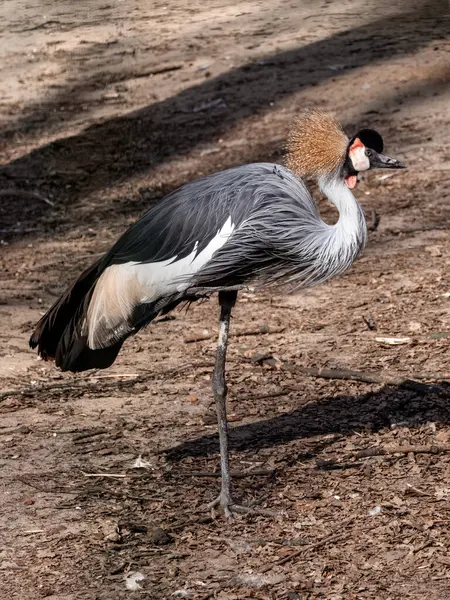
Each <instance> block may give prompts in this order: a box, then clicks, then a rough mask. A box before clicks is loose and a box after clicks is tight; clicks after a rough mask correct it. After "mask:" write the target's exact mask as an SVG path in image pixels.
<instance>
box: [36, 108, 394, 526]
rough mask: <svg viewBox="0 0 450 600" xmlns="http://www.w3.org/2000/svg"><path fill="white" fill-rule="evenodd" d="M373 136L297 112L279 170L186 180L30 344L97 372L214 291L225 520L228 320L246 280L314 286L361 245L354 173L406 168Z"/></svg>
mask: <svg viewBox="0 0 450 600" xmlns="http://www.w3.org/2000/svg"><path fill="white" fill-rule="evenodd" d="M382 151H383V140H382V137H381V136H380V134H379V133H377V132H376V131H374V130H371V129H362V130H361V131H359V132H358V133H357V134H356V135H355V136H354V137H353V138H352V139H351V140H349V139H348V138H347V136H346V135H345V133H344V131H343V129H342V128H341V126H340V125H339V124H338V123H337V122H336V121H335V120H334V119H333V118H331V117H330V116H329V115H327V114H325V113H322V112H320V111H317V110H309V111H305V112H303V113H302V114H301V115H300V117H299V118H298V119H297V121H296V122H295V125H294V127H293V129H292V132H291V135H290V136H289V138H288V143H287V155H286V159H287V160H286V165H287V166H281V165H278V164H271V163H255V164H249V165H243V166H241V167H237V168H233V169H228V170H226V171H222V172H219V173H215V174H213V175H209V176H207V177H204V178H202V179H199V180H197V181H192V182H190V183H187V184H186V185H183V186H182V187H181V188H179V189H177V190H175V191H174V192H172V193H170V194H169V195H168V196H166V197H165V198H164V199H163V200H162V201H160V202H159V203H158V204H157V205H156V206H153V207H152V208H150V210H149V211H148V212H147V213H146V214H145V215H144V216H143V217H142V218H141V219H140V220H139V221H137V223H135V224H134V225H132V226H131V227H130V228H129V229H128V230H127V231H126V232H125V233H124V234H123V235H122V237H121V238H120V239H119V240H118V241H117V242H116V243H115V244H114V246H113V247H112V248H111V250H110V251H109V252H107V253H106V254H105V255H104V256H103V257H102V258H101V259H100V260H98V261H97V262H96V263H95V264H93V265H92V266H90V267H89V268H88V269H86V271H84V272H83V273H82V274H81V276H80V277H79V279H78V280H77V281H76V282H75V283H74V284H73V285H72V286H71V287H70V288H69V289H68V290H67V291H66V292H65V293H64V294H63V295H62V296H61V298H60V299H59V300H58V301H57V302H56V303H55V304H54V306H52V307H51V308H50V310H49V311H48V312H47V313H46V314H45V315H44V316H43V317H42V319H41V320H40V321H39V323H38V324H37V326H36V330H35V332H34V333H33V335H32V336H31V339H30V345H31V347H32V348H36V347H37V348H38V352H39V354H40V356H41V357H42V358H44V359H46V360H48V359H54V360H55V363H56V366H58V367H60V368H61V369H62V370H63V371H84V370H87V369H93V368H101V369H103V368H107V367H109V366H110V365H111V364H112V363H113V362H114V360H115V359H116V357H117V354H118V352H119V350H120V348H121V346H122V344H123V343H124V341H125V340H126V339H127V337H129V336H130V335H133V334H135V333H136V332H138V331H139V330H140V329H142V328H143V327H145V325H147V324H148V323H150V322H151V321H152V320H153V319H155V317H157V316H158V315H159V314H165V313H167V312H169V311H171V310H172V309H173V308H174V307H176V306H177V305H178V304H180V303H182V302H191V301H193V300H197V299H199V298H200V297H204V296H205V295H210V294H212V293H213V292H218V297H219V305H220V321H219V339H218V346H217V354H216V362H215V367H214V372H213V376H212V389H213V394H214V399H215V403H216V409H217V418H218V425H219V440H220V455H221V475H222V484H221V492H220V494H219V496H218V498H217V499H216V500H215V501H214V502H212V503H211V506H212V507H213V506H216V505H220V506H221V507H222V509H223V511H224V513H225V515H226V516H228V517H229V516H231V515H232V513H233V511H234V512H243V511H245V510H248V509H246V508H245V507H243V506H239V505H237V504H235V503H234V502H233V499H232V495H231V481H230V472H229V466H228V432H227V416H226V395H227V387H226V381H225V360H226V352H227V342H228V330H229V325H230V315H231V311H232V308H233V306H234V304H235V302H236V298H237V292H238V290H239V289H240V288H242V287H245V286H246V285H248V284H253V285H255V284H256V285H275V284H287V285H288V287H289V286H290V288H291V289H299V288H302V287H303V288H304V287H309V286H312V285H315V284H318V283H322V282H324V281H326V280H327V279H329V278H330V277H334V276H335V275H339V274H340V273H342V272H343V271H345V270H346V269H348V268H349V267H350V266H351V264H352V263H353V261H354V260H355V259H356V257H357V256H358V254H359V253H360V252H361V250H362V249H363V247H364V245H365V242H366V235H367V230H366V223H365V219H364V214H363V211H362V209H361V208H360V206H359V205H358V203H357V201H356V200H355V197H354V196H353V194H352V192H351V189H352V188H354V187H355V186H356V183H357V176H358V173H360V172H361V171H367V170H369V169H373V168H404V167H405V165H404V164H403V163H401V162H399V161H398V160H394V159H392V158H388V157H387V156H384V155H383V154H381V152H382ZM306 177H312V178H314V179H316V180H317V182H318V184H319V186H320V189H321V191H322V192H323V193H324V194H325V196H326V197H327V198H328V199H329V200H330V201H331V202H332V203H333V204H334V205H335V206H336V208H337V209H338V211H339V218H338V220H337V222H336V223H335V224H334V225H329V224H327V223H325V222H324V221H322V220H321V218H320V215H319V213H318V210H317V208H316V205H315V203H314V201H313V199H312V197H311V195H310V193H309V191H308V189H307V188H306V186H305V184H304V183H303V181H302V179H301V178H306Z"/></svg>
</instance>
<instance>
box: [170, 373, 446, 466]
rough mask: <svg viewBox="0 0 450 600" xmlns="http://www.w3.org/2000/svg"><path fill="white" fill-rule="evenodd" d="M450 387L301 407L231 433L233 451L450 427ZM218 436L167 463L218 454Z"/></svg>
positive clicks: (174, 451)
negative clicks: (431, 425) (402, 428)
mask: <svg viewBox="0 0 450 600" xmlns="http://www.w3.org/2000/svg"><path fill="white" fill-rule="evenodd" d="M449 399H450V383H449V382H444V383H442V385H441V386H440V387H439V388H437V389H433V390H432V391H430V392H427V393H423V392H416V391H413V390H411V389H408V388H407V387H405V386H403V385H395V386H392V385H385V386H383V387H382V388H381V389H379V390H377V391H374V392H368V393H365V394H362V395H354V396H345V395H340V396H334V397H328V398H324V399H323V400H320V401H318V402H311V403H309V404H306V405H303V406H299V407H298V408H295V409H294V410H291V411H289V412H285V413H282V414H277V415H276V416H272V417H270V418H268V419H263V420H260V421H255V422H253V423H247V424H245V425H239V426H237V427H233V428H231V429H230V449H231V450H232V451H238V452H239V451H246V450H247V451H248V450H252V451H253V450H255V451H256V450H259V449H262V448H274V447H276V446H280V445H283V444H287V443H289V442H292V441H293V440H297V439H301V438H303V439H307V438H311V437H316V436H325V435H329V434H338V435H341V436H347V435H350V434H353V433H354V432H367V433H369V432H377V431H380V430H382V429H384V428H390V427H392V426H393V425H394V424H404V425H407V426H408V427H418V426H420V425H423V424H425V423H428V422H436V423H442V424H448V423H450V404H449ZM218 439H219V438H218V435H217V434H211V435H206V436H201V437H197V438H195V439H192V440H188V441H186V442H183V443H182V444H179V445H177V446H174V447H171V448H166V449H164V450H163V453H164V454H165V455H166V457H167V458H168V459H169V460H172V461H179V460H182V459H183V458H185V457H189V456H197V457H198V456H208V455H210V454H213V453H217V452H219V441H218Z"/></svg>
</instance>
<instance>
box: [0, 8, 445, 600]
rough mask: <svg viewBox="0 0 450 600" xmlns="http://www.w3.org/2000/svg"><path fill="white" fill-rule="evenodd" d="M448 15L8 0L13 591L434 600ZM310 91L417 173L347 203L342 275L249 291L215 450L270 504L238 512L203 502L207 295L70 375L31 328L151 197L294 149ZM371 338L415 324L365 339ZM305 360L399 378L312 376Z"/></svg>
mask: <svg viewBox="0 0 450 600" xmlns="http://www.w3.org/2000/svg"><path fill="white" fill-rule="evenodd" d="M445 4H446V3H443V2H440V1H434V2H419V1H413V2H402V1H398V0H394V1H391V2H389V3H388V2H384V1H383V2H371V1H369V2H367V1H366V2H361V0H342V1H341V2H338V3H336V2H328V1H327V2H319V3H298V2H284V3H280V4H279V5H274V3H271V2H267V1H258V2H257V1H249V2H245V3H242V2H240V3H230V2H228V3H227V2H223V1H221V2H219V1H214V2H210V3H208V4H207V6H206V5H205V4H204V3H203V4H202V3H198V2H194V3H189V4H188V3H186V2H185V0H177V1H176V2H171V3H167V4H166V3H163V2H153V3H151V4H150V3H144V2H139V1H137V0H136V1H131V2H126V3H125V2H114V3H107V2H105V3H102V2H78V3H77V10H75V9H74V5H73V3H67V2H64V1H62V0H61V1H58V2H47V1H42V0H34V1H33V2H26V3H25V2H22V1H19V2H14V3H12V2H11V3H9V4H8V3H7V5H6V6H5V10H4V17H3V20H2V23H1V24H0V49H1V55H2V66H3V81H4V85H3V86H2V89H1V90H0V113H1V117H2V120H3V122H4V125H3V129H2V140H1V146H0V158H1V166H0V183H1V188H0V221H1V224H0V243H1V245H2V248H1V254H0V265H1V270H0V340H1V345H0V356H1V362H0V382H1V391H0V412H1V423H0V446H1V458H0V467H1V471H0V473H1V483H0V495H1V508H0V513H1V522H2V534H3V544H2V547H1V548H0V570H1V580H2V589H4V590H8V596H9V597H11V598H17V599H20V600H25V599H26V600H33V599H35V598H36V599H40V598H54V599H55V600H56V599H58V600H79V599H84V598H89V599H90V598H99V599H101V600H119V599H122V598H130V597H138V596H139V597H142V596H146V597H149V598H151V599H152V600H162V599H169V598H176V597H179V598H191V599H193V600H200V599H204V600H206V598H218V599H220V600H232V599H236V600H243V599H244V598H260V599H264V600H266V599H282V600H288V599H289V600H298V599H302V600H306V599H307V598H308V599H309V600H315V599H317V600H318V599H326V600H340V599H342V600H351V599H354V600H356V599H358V600H359V599H367V600H369V599H370V600H373V599H374V598H377V599H378V598H379V599H386V600H387V599H388V598H402V599H422V598H427V600H438V599H439V600H443V599H445V598H447V597H448V596H449V585H450V581H449V577H450V576H449V573H450V571H449V565H450V562H449V558H448V551H447V548H448V545H449V542H450V536H449V525H450V511H449V509H450V505H449V502H450V476H449V452H448V449H449V444H450V425H449V419H450V413H449V384H448V383H447V380H448V379H449V377H450V372H449V369H448V364H447V360H446V357H447V354H448V339H449V336H450V333H449V331H448V328H449V327H448V323H449V312H450V306H449V289H448V277H447V273H448V268H449V265H450V243H449V236H448V227H449V217H450V208H449V207H450V203H449V202H448V200H449V181H450V162H449V160H450V149H449V141H448V135H446V134H447V131H448V126H449V120H450V119H449V116H450V103H449V95H448V91H449V70H448V64H449V45H448V25H449V15H448V6H446V5H445ZM304 106H320V107H323V108H325V109H328V110H333V111H334V112H335V113H336V114H337V115H338V116H339V118H340V119H341V120H342V121H343V122H344V124H345V126H346V129H347V130H348V132H349V133H351V132H352V131H354V130H355V128H357V127H361V126H370V127H374V128H377V129H379V130H380V131H381V133H382V134H383V137H384V139H385V144H386V152H387V153H388V154H391V155H392V156H395V157H398V158H399V159H402V160H405V162H407V163H408V165H409V169H408V170H407V171H404V172H395V173H394V172H393V173H383V172H374V173H371V174H370V175H368V176H367V177H364V178H363V179H362V181H361V182H360V184H359V186H358V188H357V190H356V195H357V196H358V198H359V200H360V201H361V203H362V205H363V206H364V208H365V210H366V212H367V214H368V216H369V217H370V218H372V217H371V216H372V212H373V211H376V213H377V214H378V215H379V216H380V219H381V220H380V224H379V227H378V228H377V229H376V230H375V231H373V232H371V233H370V237H369V244H368V247H367V250H366V251H365V253H364V256H363V257H362V258H361V259H360V260H358V261H357V263H355V265H354V267H353V268H352V269H351V271H350V272H348V273H347V274H346V275H345V276H343V277H341V278H339V279H337V280H334V281H331V282H330V283H328V284H327V285H324V286H321V287H319V288H316V289H313V290H308V291H306V292H303V293H301V294H295V295H291V296H288V295H285V294H283V292H282V290H280V291H279V292H277V293H276V294H274V293H268V292H258V293H254V292H246V293H242V294H241V296H240V300H239V302H238V305H237V306H236V309H235V311H234V319H233V323H232V331H233V332H234V333H240V334H243V333H245V332H247V333H255V332H264V331H267V330H268V331H269V333H259V334H257V335H239V336H235V337H232V338H231V345H230V351H229V361H228V380H229V388H230V399H229V415H230V422H231V426H232V433H231V448H232V456H231V460H232V468H233V469H234V470H236V471H239V472H243V473H245V474H246V476H245V477H236V478H235V487H236V490H235V493H236V496H237V497H241V498H243V499H244V500H258V504H257V506H258V512H257V513H255V514H254V515H252V516H248V517H242V518H236V519H235V520H234V521H233V522H231V523H227V522H225V521H224V519H223V518H222V517H220V516H219V517H217V518H215V519H212V518H211V517H210V515H209V513H208V511H207V510H206V505H207V503H208V502H209V501H211V500H212V499H213V498H214V497H215V496H216V494H217V490H218V486H219V481H220V480H219V479H218V477H217V475H218V470H219V460H218V439H217V435H216V424H215V415H214V408H213V406H212V400H211V392H210V376H211V369H212V364H213V360H214V352H215V336H216V335H217V317H218V315H217V312H218V311H217V306H216V301H215V300H211V301H210V302H205V303H198V304H196V305H195V306H192V307H191V309H190V310H189V311H188V312H183V311H175V312H174V313H173V315H172V316H173V317H174V318H171V319H169V320H163V321H162V322H158V323H153V324H152V325H151V326H150V327H149V328H148V329H147V330H145V331H143V332H141V333H139V335H138V336H136V337H135V338H133V339H132V340H130V341H129V342H128V343H127V344H126V345H125V348H124V350H123V351H122V352H121V354H120V357H119V359H118V360H117V361H116V363H115V365H114V366H113V367H112V368H111V369H110V370H108V371H103V372H91V373H82V374H77V375H72V374H62V373H59V372H58V371H56V369H55V368H54V367H53V366H52V365H51V364H47V363H43V362H41V361H38V360H37V359H36V356H35V354H34V353H33V352H32V351H31V350H29V349H28V346H27V340H28V337H29V335H30V332H31V330H32V327H33V324H34V323H35V322H36V321H37V319H38V318H39V316H40V315H41V314H43V312H44V311H45V310H46V308H47V307H48V306H49V305H50V304H51V303H52V302H53V301H54V300H55V299H56V298H57V296H58V295H59V293H61V292H62V291H63V289H64V287H65V286H66V285H67V283H68V282H69V281H70V280H71V279H73V278H74V277H76V276H77V274H78V273H79V272H80V271H81V270H82V269H83V268H85V267H86V266H87V265H88V264H89V263H90V262H92V261H93V260H95V258H96V257H97V256H98V255H99V254H100V253H102V252H103V251H104V250H106V249H107V248H108V247H109V246H110V245H111V244H112V243H113V241H114V240H115V239H116V237H117V235H119V234H120V233H121V232H122V231H123V230H124V229H125V228H126V227H127V225H128V224H129V223H131V222H132V221H133V220H134V219H135V218H136V217H137V216H138V215H140V214H141V213H142V212H143V211H144V210H145V209H146V207H148V206H149V205H150V204H151V203H153V202H156V201H157V200H158V199H159V198H161V197H162V196H163V195H164V194H165V193H167V192H168V191H170V190H172V189H174V188H175V187H177V186H179V185H180V184H182V183H183V182H185V181H187V180H189V179H193V178H196V177H199V176H201V175H204V174H206V173H209V172H212V171H215V170H219V169H223V168H227V167H230V166H232V165H236V164H242V163H245V162H251V161H256V160H273V161H279V160H282V153H283V143H284V139H285V136H286V133H287V132H288V128H289V125H290V122H291V120H292V118H293V117H294V115H295V113H296V111H297V110H298V109H299V108H300V107H304ZM386 175H387V176H386ZM318 202H319V205H320V209H321V212H322V214H323V218H324V219H325V220H330V221H331V220H333V219H334V218H335V214H334V212H333V210H332V209H331V208H330V207H329V206H328V205H327V203H326V202H325V201H324V200H323V199H320V198H318ZM205 329H206V330H207V331H206V332H205ZM386 337H387V338H392V337H401V338H409V339H408V341H407V342H406V343H404V344H402V345H389V344H386V343H382V342H380V341H377V339H376V338H386ZM193 338H197V339H198V341H195V342H192V341H190V340H192V339H193ZM264 357H266V358H264ZM313 367H317V368H328V369H332V370H345V369H347V370H348V369H352V370H356V371H364V372H370V373H376V374H377V375H378V376H380V377H381V378H383V380H386V381H387V380H390V381H394V380H395V381H396V383H391V384H383V383H366V382H361V381H346V380H340V379H323V378H316V377H309V376H307V375H306V374H305V368H313ZM402 379H417V380H420V381H421V382H422V383H427V382H428V383H429V384H430V386H428V387H427V386H425V385H424V386H422V387H421V386H416V387H414V386H408V385H405V384H402V383H401V380H402ZM251 471H258V472H259V473H260V474H259V475H251V474H249V473H248V472H251ZM265 511H269V512H270V511H271V512H272V513H274V514H273V515H269V514H268V513H267V512H265ZM133 590H134V591H133Z"/></svg>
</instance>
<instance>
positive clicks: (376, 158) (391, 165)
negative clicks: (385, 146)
mask: <svg viewBox="0 0 450 600" xmlns="http://www.w3.org/2000/svg"><path fill="white" fill-rule="evenodd" d="M370 166H371V168H373V169H406V165H405V163H402V162H400V161H399V160H396V159H395V158H389V156H385V155H384V154H379V153H378V152H375V150H372V156H371V157H370Z"/></svg>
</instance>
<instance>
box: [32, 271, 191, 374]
mask: <svg viewBox="0 0 450 600" xmlns="http://www.w3.org/2000/svg"><path fill="white" fill-rule="evenodd" d="M104 270H105V265H104V263H103V264H102V263H101V261H98V262H97V263H95V264H94V265H92V266H91V267H90V268H89V269H87V270H86V271H84V272H83V273H82V275H81V276H80V278H79V279H78V280H77V281H76V282H75V283H74V284H73V285H72V286H71V287H70V288H69V289H68V290H67V291H66V292H65V293H64V294H63V295H62V296H61V298H60V299H59V300H58V301H57V302H56V303H55V304H54V305H53V306H52V307H51V308H50V310H49V311H48V312H47V313H46V314H45V315H44V316H43V317H42V319H41V320H40V321H39V323H38V324H37V326H36V329H35V331H34V333H33V335H32V336H31V338H30V346H31V347H32V348H36V347H37V349H38V353H39V355H40V356H41V357H42V358H43V359H45V360H55V364H56V366H57V367H60V368H61V369H62V370H63V371H74V372H76V371H86V370H88V369H106V368H107V367H110V366H111V365H112V364H113V362H114V361H115V359H116V357H117V355H118V353H119V351H120V349H121V347H122V344H123V343H124V341H125V340H126V338H127V337H129V336H130V335H133V334H135V333H137V331H139V330H140V329H142V328H143V327H145V325H147V324H148V323H150V321H152V320H153V319H154V318H155V317H156V316H157V315H158V314H160V313H162V314H165V313H167V312H169V311H170V310H172V309H173V308H175V306H177V305H178V304H179V303H180V302H183V301H193V300H196V299H197V298H194V297H192V298H190V297H187V296H186V297H183V295H182V294H174V295H172V296H167V297H165V298H161V299H159V300H158V301H156V302H154V303H148V304H138V305H136V306H135V308H134V310H133V311H132V314H131V315H130V317H129V319H127V321H126V323H124V325H126V327H122V328H121V334H120V336H119V335H118V334H117V331H111V336H110V340H111V342H110V343H109V344H108V345H105V346H104V347H100V348H95V349H93V348H91V347H90V344H89V331H88V327H86V323H87V319H88V316H89V310H90V304H91V301H92V299H93V296H94V291H95V287H96V285H97V284H98V285H101V284H102V281H101V280H100V278H101V275H102V273H104ZM99 280H100V281H99Z"/></svg>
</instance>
